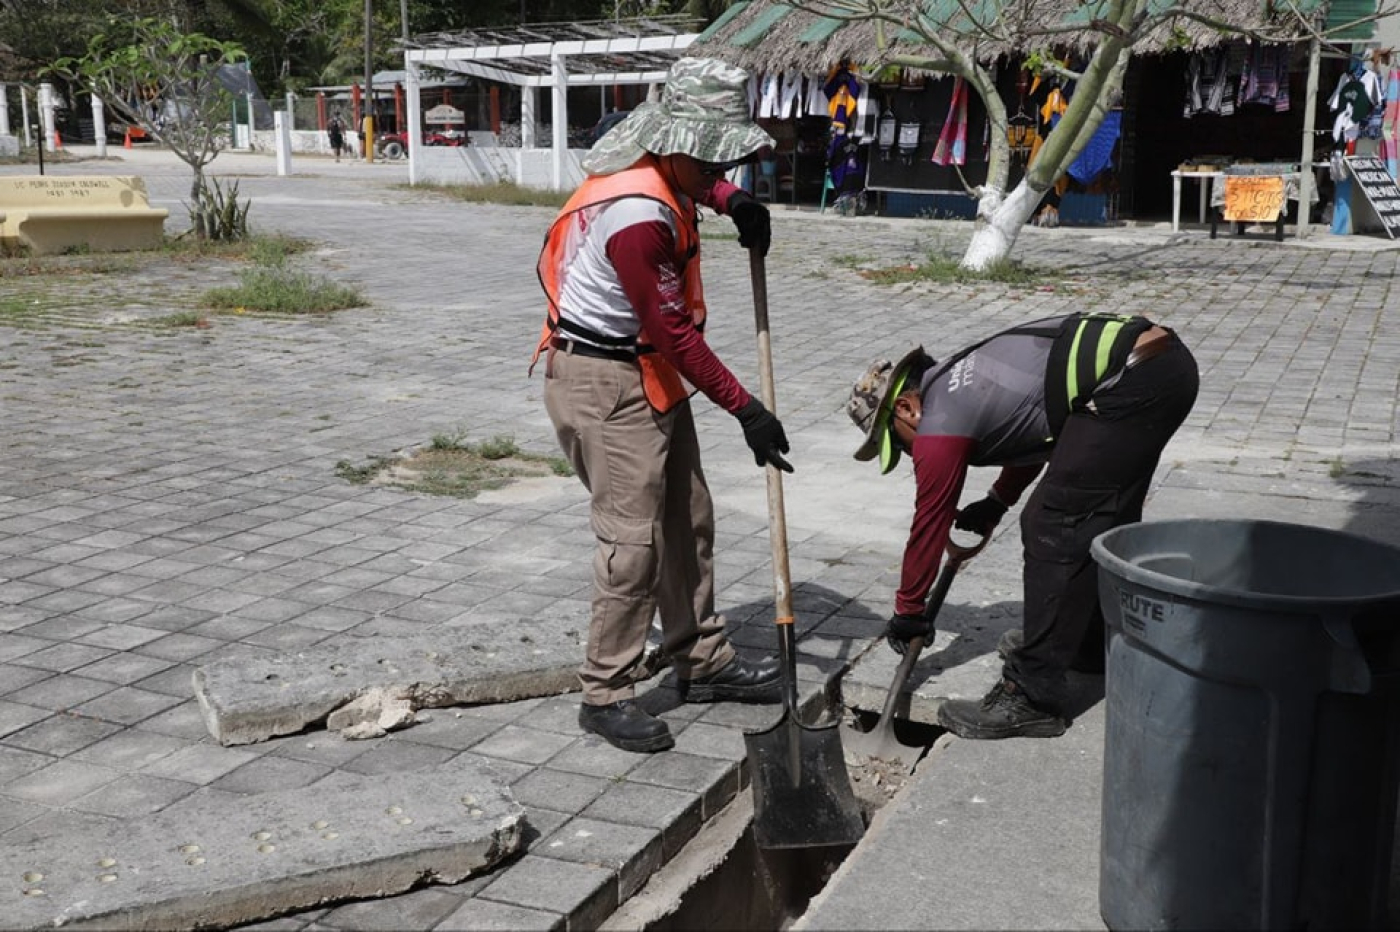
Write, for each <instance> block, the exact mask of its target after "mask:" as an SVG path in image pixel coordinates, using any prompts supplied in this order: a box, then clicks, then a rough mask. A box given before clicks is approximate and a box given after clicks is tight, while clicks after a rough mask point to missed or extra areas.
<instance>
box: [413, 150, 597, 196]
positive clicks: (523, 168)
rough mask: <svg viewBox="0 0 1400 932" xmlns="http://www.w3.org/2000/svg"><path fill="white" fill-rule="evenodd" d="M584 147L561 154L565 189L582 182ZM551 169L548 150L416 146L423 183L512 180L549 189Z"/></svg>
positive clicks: (585, 151) (492, 182)
mask: <svg viewBox="0 0 1400 932" xmlns="http://www.w3.org/2000/svg"><path fill="white" fill-rule="evenodd" d="M587 152H588V150H587V149H569V150H568V151H567V152H566V153H565V156H564V182H565V187H566V188H567V189H568V190H573V189H574V188H576V187H578V186H579V185H580V184H582V183H583V169H581V168H579V160H580V159H581V158H583V156H584V155H586V154H587ZM553 172H554V163H553V156H552V153H551V150H549V149H517V148H513V147H509V146H461V147H452V146H423V147H422V148H421V149H419V161H418V178H419V180H420V181H422V182H423V183H425V184H494V183H496V182H498V181H512V182H516V183H518V184H521V185H523V186H524V187H527V188H548V187H549V186H550V182H551V179H552V176H553Z"/></svg>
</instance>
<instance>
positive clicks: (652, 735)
mask: <svg viewBox="0 0 1400 932" xmlns="http://www.w3.org/2000/svg"><path fill="white" fill-rule="evenodd" d="M578 727H580V728H582V729H583V730H584V731H587V732H590V733H592V734H595V735H597V736H598V737H600V738H602V739H603V740H604V741H606V742H608V744H611V745H612V746H613V747H615V748H621V749H622V750H624V751H632V752H633V753H636V754H652V753H654V752H656V751H665V750H666V749H668V748H673V747H675V746H676V739H675V738H673V737H671V729H670V728H668V727H666V723H665V722H663V721H662V720H661V719H659V718H657V717H656V716H654V715H652V714H650V713H648V712H647V711H646V710H645V709H643V708H642V707H641V706H639V705H637V703H636V701H635V700H632V699H619V700H618V701H617V702H612V703H609V704H608V705H589V704H588V703H584V704H583V705H581V706H579V710H578Z"/></svg>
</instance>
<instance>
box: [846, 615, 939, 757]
mask: <svg viewBox="0 0 1400 932" xmlns="http://www.w3.org/2000/svg"><path fill="white" fill-rule="evenodd" d="M923 649H924V639H923V638H914V639H913V640H911V641H910V642H909V646H908V647H907V648H905V651H904V657H903V659H902V660H900V662H899V667H898V668H897V669H896V670H895V673H894V680H893V682H891V683H890V690H889V692H888V693H887V694H886V695H885V708H884V711H883V712H881V714H880V720H879V721H878V722H877V723H876V724H875V727H874V728H872V729H870V730H869V731H856V730H855V729H854V728H850V727H847V726H843V727H842V732H843V740H844V744H845V748H846V760H847V761H849V762H850V763H851V764H852V765H854V766H862V765H864V764H866V763H868V762H869V761H871V760H879V761H883V762H885V763H886V764H888V765H890V766H891V767H892V768H898V769H900V770H903V771H904V772H905V773H912V772H913V771H914V765H915V764H917V763H918V762H919V758H920V757H922V756H923V755H924V752H925V751H927V750H928V747H927V746H926V745H922V744H921V745H917V746H915V747H910V746H909V745H907V744H904V743H903V742H901V741H900V740H899V738H897V737H896V736H895V733H894V719H895V709H896V707H897V705H898V704H899V702H900V700H901V699H902V697H903V693H904V684H905V683H907V682H908V681H909V674H910V672H912V671H913V669H914V664H916V663H918V661H919V654H921V653H923Z"/></svg>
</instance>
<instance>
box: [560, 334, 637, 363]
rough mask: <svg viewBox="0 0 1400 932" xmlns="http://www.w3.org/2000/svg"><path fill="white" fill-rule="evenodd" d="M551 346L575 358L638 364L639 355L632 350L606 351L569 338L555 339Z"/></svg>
mask: <svg viewBox="0 0 1400 932" xmlns="http://www.w3.org/2000/svg"><path fill="white" fill-rule="evenodd" d="M549 345H550V346H552V347H554V348H555V349H557V350H560V351H561V352H565V353H569V354H571V355H574V356H587V357H589V358H590V359H611V360H612V361H613V362H636V361H637V354H636V353H635V352H633V351H632V350H624V349H604V348H603V347H601V346H594V345H593V344H592V343H580V342H579V341H578V340H570V339H569V338H568V337H553V338H552V339H551V340H550V341H549Z"/></svg>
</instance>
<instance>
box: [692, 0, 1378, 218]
mask: <svg viewBox="0 0 1400 932" xmlns="http://www.w3.org/2000/svg"><path fill="white" fill-rule="evenodd" d="M1333 7H1338V4H1336V3H1334V4H1333ZM1348 9H1350V8H1347V9H1340V8H1339V9H1333V10H1331V11H1330V12H1329V13H1328V17H1329V21H1328V22H1329V28H1330V27H1331V26H1333V25H1336V28H1337V29H1344V30H1352V29H1353V28H1354V29H1355V30H1356V31H1357V33H1358V34H1357V35H1356V36H1355V37H1354V38H1350V37H1349V38H1348V39H1347V40H1346V41H1347V42H1348V43H1354V44H1338V43H1339V42H1341V37H1340V35H1339V34H1338V35H1332V36H1331V41H1330V42H1329V43H1324V44H1323V46H1322V54H1320V55H1316V56H1313V55H1310V47H1309V42H1308V41H1307V37H1306V35H1304V34H1303V33H1302V32H1301V31H1300V32H1299V35H1298V37H1297V38H1296V39H1293V40H1289V41H1282V40H1281V41H1280V42H1278V43H1277V44H1263V43H1260V42H1257V41H1252V40H1249V39H1232V38H1228V37H1227V36H1226V35H1225V34H1222V33H1221V32H1219V31H1218V30H1215V29H1212V28H1208V27H1207V26H1205V25H1202V24H1199V23H1186V24H1185V25H1182V24H1178V26H1177V27H1174V31H1172V32H1171V34H1170V35H1167V34H1166V32H1164V33H1163V35H1162V36H1157V37H1155V38H1153V40H1152V41H1151V42H1149V43H1146V44H1144V45H1143V46H1142V47H1139V48H1137V49H1136V50H1135V54H1134V56H1133V58H1132V60H1131V62H1130V63H1129V65H1128V68H1127V71H1126V73H1125V76H1124V83H1123V88H1122V94H1121V99H1120V100H1114V101H1110V102H1109V110H1108V113H1107V115H1106V118H1105V119H1104V121H1103V123H1102V125H1101V126H1100V128H1099V130H1098V133H1097V134H1096V135H1095V136H1094V137H1093V138H1092V139H1091V140H1090V141H1089V143H1088V144H1087V145H1086V146H1085V147H1084V149H1083V150H1082V151H1081V153H1080V155H1079V156H1078V157H1077V159H1076V161H1075V162H1074V163H1073V164H1072V165H1071V166H1069V167H1068V170H1067V172H1066V175H1065V176H1064V178H1062V179H1061V181H1060V182H1059V183H1057V185H1056V186H1055V188H1054V189H1053V190H1052V191H1050V192H1048V193H1047V195H1046V197H1045V198H1044V200H1043V201H1042V203H1041V204H1040V205H1039V206H1038V207H1037V209H1036V212H1035V214H1034V217H1033V222H1037V223H1040V224H1043V225H1055V224H1102V223H1110V222H1114V221H1117V220H1129V219H1131V220H1135V221H1144V220H1147V221H1154V222H1161V221H1162V220H1164V219H1167V218H1170V219H1171V221H1172V223H1173V225H1175V226H1179V225H1180V223H1181V221H1182V219H1186V220H1196V221H1198V222H1199V223H1202V224H1204V223H1205V222H1206V220H1207V219H1208V215H1209V217H1216V218H1217V219H1218V218H1219V216H1220V214H1221V209H1222V208H1226V207H1231V209H1230V210H1225V211H1224V213H1225V219H1236V217H1235V216H1234V215H1232V210H1233V207H1238V206H1239V205H1240V203H1242V197H1243V192H1246V191H1252V192H1255V193H1260V192H1264V193H1267V194H1268V195H1269V197H1270V198H1271V200H1270V203H1275V202H1276V203H1277V204H1278V210H1275V211H1274V214H1273V217H1274V218H1275V219H1278V218H1279V217H1280V215H1281V216H1282V217H1283V218H1285V219H1288V220H1291V221H1295V222H1296V220H1297V218H1298V214H1299V211H1298V203H1299V201H1300V200H1302V201H1303V202H1304V203H1307V204H1308V205H1309V206H1308V209H1307V210H1306V211H1305V212H1304V213H1303V217H1304V219H1307V220H1311V221H1312V222H1315V223H1317V222H1322V223H1331V222H1333V220H1334V218H1335V217H1336V215H1337V214H1345V213H1346V212H1347V207H1348V206H1350V207H1351V208H1352V210H1351V213H1352V214H1353V216H1354V215H1355V207H1356V205H1357V201H1356V199H1355V197H1352V198H1351V199H1350V200H1348V199H1347V196H1346V191H1345V190H1344V189H1345V186H1346V182H1347V181H1348V180H1352V181H1355V182H1356V183H1357V184H1356V185H1355V186H1357V187H1359V186H1361V185H1360V181H1361V180H1362V179H1363V178H1365V179H1373V178H1374V177H1375V175H1376V173H1377V172H1378V171H1385V169H1384V166H1382V167H1381V168H1379V169H1378V168H1376V166H1375V165H1372V164H1370V163H1367V165H1366V166H1365V169H1364V171H1365V174H1364V175H1361V174H1358V173H1357V172H1356V171H1353V170H1352V168H1351V167H1348V166H1347V165H1346V164H1345V163H1344V164H1343V165H1342V166H1341V167H1340V169H1335V168H1334V167H1333V165H1332V162H1333V160H1332V159H1331V158H1330V156H1331V155H1332V154H1333V153H1338V159H1339V160H1340V159H1345V158H1347V157H1351V158H1356V157H1358V153H1361V152H1364V151H1366V150H1368V149H1371V150H1374V156H1367V157H1368V158H1373V159H1374V160H1376V161H1378V162H1380V163H1385V161H1386V159H1387V157H1388V158H1389V159H1390V163H1389V164H1390V165H1391V168H1390V170H1389V172H1393V170H1394V161H1395V155H1396V145H1395V133H1396V130H1397V123H1400V119H1397V118H1396V116H1388V114H1393V113H1394V110H1395V108H1396V107H1397V106H1400V102H1396V100H1395V98H1396V97H1400V72H1398V71H1397V70H1396V68H1395V63H1394V62H1393V61H1392V59H1393V58H1394V56H1395V53H1394V50H1393V49H1390V48H1387V47H1385V46H1386V42H1385V41H1383V40H1382V41H1378V40H1377V39H1376V38H1375V36H1376V35H1377V32H1376V26H1375V24H1374V23H1371V22H1369V21H1365V20H1364V18H1362V19H1359V20H1357V22H1356V23H1353V22H1352V20H1354V19H1356V16H1354V15H1353V13H1354V11H1353V13H1349V12H1348ZM1334 14H1335V15H1334ZM1258 15H1259V17H1260V18H1261V21H1260V28H1263V27H1264V26H1266V25H1267V26H1268V27H1269V28H1272V29H1275V31H1276V27H1277V24H1276V23H1272V21H1271V20H1269V17H1270V16H1272V14H1271V13H1270V12H1269V10H1268V9H1266V8H1260V10H1259V12H1258ZM1337 17H1340V19H1337ZM1333 20H1336V22H1335V23H1334V22H1333ZM1338 24H1340V25H1338ZM1249 25H1250V24H1248V23H1243V24H1242V27H1243V26H1249ZM918 41H919V39H918V36H917V35H913V34H911V33H909V32H907V31H906V32H903V33H895V34H893V35H886V36H883V37H881V36H880V35H879V34H878V30H877V29H876V27H875V26H873V25H871V24H870V23H868V22H855V21H843V20H840V19H838V18H835V17H826V16H823V15H821V14H820V13H817V12H814V11H811V10H797V9H794V8H792V7H790V6H788V5H787V4H785V3H783V2H781V0H743V2H739V3H736V4H734V5H733V6H731V7H730V8H729V10H728V11H727V12H726V13H725V14H724V15H722V16H721V17H720V18H719V19H718V20H716V22H715V23H713V24H712V25H711V26H710V27H709V28H708V29H707V30H706V31H705V32H703V33H702V34H700V35H699V36H698V37H697V39H696V41H695V43H694V44H693V46H692V47H691V50H690V51H691V54H700V55H707V56H711V57H716V58H721V59H723V60H725V61H729V62H731V63H732V64H735V65H738V66H739V67H743V68H746V69H747V70H748V71H749V72H750V73H751V74H755V75H758V76H759V77H758V78H757V79H756V80H755V88H756V89H755V100H754V104H755V107H756V108H762V107H763V105H764V104H763V102H764V101H765V100H775V101H776V102H777V108H778V109H770V110H769V111H768V113H770V114H771V116H768V117H766V119H770V120H773V121H775V122H774V123H773V124H772V126H770V132H773V134H774V135H775V136H776V137H778V138H779V150H780V152H792V153H794V154H793V156H792V157H791V159H790V160H789V161H787V162H786V163H785V162H783V161H782V160H781V159H780V160H779V161H778V167H777V168H776V170H775V171H776V173H777V179H778V184H779V185H781V184H782V181H783V179H784V178H791V179H793V181H792V187H788V188H784V191H786V192H787V193H788V194H789V195H790V196H796V194H797V192H798V191H799V190H801V192H802V194H803V199H804V200H805V199H807V198H810V197H811V196H812V195H813V193H814V192H819V193H820V199H821V200H822V201H823V202H825V201H827V200H829V199H832V198H836V199H838V200H839V199H842V198H845V199H848V201H849V199H855V201H854V202H855V203H856V204H857V205H858V206H861V207H864V208H867V209H869V210H871V211H878V212H880V213H884V214H903V215H905V216H945V217H946V216H952V217H956V216H967V217H971V216H975V211H974V204H973V201H972V199H971V197H970V196H969V195H968V194H967V193H966V192H967V188H968V187H970V186H976V185H978V184H981V183H983V182H984V181H985V179H986V177H987V172H988V168H989V165H988V160H989V155H990V145H991V141H992V140H991V137H990V133H991V132H992V129H991V123H990V121H989V120H988V119H987V116H986V114H985V113H984V112H983V105H982V103H981V101H980V100H979V98H978V95H977V94H975V93H972V92H971V89H970V88H969V87H967V86H966V85H965V83H964V82H963V81H961V80H960V79H957V78H955V77H953V76H949V75H943V74H938V73H933V72H913V71H904V70H900V69H899V68H892V67H885V66H884V64H883V63H887V62H888V61H889V60H890V57H891V56H892V55H894V54H898V55H901V56H904V57H906V58H908V59H914V58H926V59H930V60H932V59H933V58H934V57H936V50H933V49H930V48H925V47H923V46H920V45H918V44H917V43H918ZM1066 41H1067V49H1068V50H1069V51H1067V52H1065V53H1064V54H1063V55H1062V57H1061V62H1062V64H1064V66H1065V70H1066V71H1068V72H1071V73H1073V72H1076V71H1078V70H1081V69H1082V67H1083V64H1084V62H1083V61H1082V56H1083V55H1085V54H1087V52H1088V50H1089V49H1091V48H1092V44H1093V37H1092V36H1076V35H1074V34H1073V33H1072V31H1070V32H1068V33H1067V39H1066ZM1183 41H1184V46H1185V48H1186V50H1184V51H1183V50H1181V49H1182V48H1183ZM901 43H903V44H901ZM1363 43H1364V46H1363ZM1392 44H1394V43H1392ZM1075 50H1078V51H1075ZM1338 50H1341V52H1340V54H1339V53H1338ZM1352 50H1355V51H1356V54H1351V51H1352ZM998 54H999V57H997V58H995V59H994V60H993V61H992V64H993V65H994V70H993V73H994V74H995V76H996V78H995V80H996V85H997V90H998V94H999V96H1000V98H1001V100H1002V102H1003V104H1004V105H1005V108H1006V111H1007V114H1008V118H1009V123H1008V125H1007V126H1006V127H1005V129H1004V132H1005V133H1006V136H1007V142H1008V143H1009V145H1010V149H1011V153H1012V165H1011V171H1010V177H1009V179H1008V183H1009V184H1010V185H1012V186H1014V185H1016V184H1017V183H1019V182H1020V180H1021V179H1022V178H1023V177H1024V173H1025V171H1026V169H1027V166H1028V165H1030V164H1031V163H1032V162H1033V160H1034V159H1035V158H1036V156H1037V152H1038V150H1039V147H1040V145H1041V144H1042V143H1043V141H1044V140H1045V138H1046V137H1047V135H1048V134H1049V133H1050V131H1051V129H1052V128H1053V127H1054V126H1055V124H1056V122H1057V121H1058V119H1059V118H1060V116H1061V115H1062V114H1063V113H1064V112H1065V110H1066V109H1067V107H1068V106H1069V102H1070V101H1071V100H1072V99H1073V97H1074V93H1075V86H1074V82H1073V81H1072V80H1070V79H1068V78H1065V79H1060V78H1057V77H1056V75H1057V73H1058V72H1057V71H1056V70H1055V69H1043V70H1041V71H1040V73H1038V74H1036V73H1031V72H1030V71H1028V70H1026V69H1024V68H1023V63H1024V62H1025V60H1026V53H1024V52H1017V51H1016V50H1015V49H1013V48H1002V49H1000V50H999V52H998ZM1057 54H1060V53H1057ZM1313 66H1317V76H1316V79H1317V81H1318V83H1317V85H1316V90H1315V92H1314V91H1313V90H1312V89H1311V88H1310V86H1309V80H1310V70H1311V69H1312V67H1313ZM793 75H801V76H803V77H790V76H793ZM1392 75H1393V76H1394V79H1392ZM818 87H819V88H820V94H818V93H817V90H818ZM822 97H825V106H824V107H823V105H822V100H821V98H822ZM785 100H787V101H791V102H792V103H790V104H788V105H786V106H791V107H792V110H791V113H790V114H789V113H788V112H785V111H783V110H782V109H781V108H782V107H783V106H785V104H784V103H783V102H784V101H785ZM798 100H805V101H806V103H805V110H802V111H801V112H800V113H799V112H798V110H797V105H796V103H795V102H796V101H798ZM823 109H825V111H826V119H825V120H823V119H821V117H820V114H821V112H822V110H823ZM755 112H756V114H757V115H758V116H760V117H761V118H765V117H764V111H763V110H762V109H756V111H755ZM785 123H789V124H790V125H786V126H785V125H784V124H785ZM1314 127H1315V131H1314ZM1002 131H1003V130H1001V129H998V132H1002ZM1305 140H1306V142H1307V143H1309V144H1305ZM1305 162H1306V163H1307V164H1304V163H1305ZM1246 175H1247V176H1250V180H1248V181H1232V180H1231V179H1232V178H1235V177H1236V176H1246ZM1334 175H1335V176H1336V177H1334ZM1217 178H1219V179H1221V183H1220V184H1216V183H1215V181H1216V179H1217ZM1227 188H1231V189H1234V190H1235V192H1236V194H1237V195H1239V197H1236V198H1233V199H1230V198H1226V197H1225V195H1226V193H1227V192H1226V189H1227ZM1339 190H1340V193H1339ZM1183 200H1185V201H1186V202H1187V206H1186V207H1184V208H1183V206H1182V202H1183ZM1226 200H1228V201H1230V203H1229V204H1227V203H1224V201H1226ZM1373 200H1374V199H1373ZM1393 200H1394V201H1396V202H1397V207H1400V194H1397V196H1396V197H1395V198H1394V199H1393ZM1231 205H1233V207H1232V206H1231ZM1367 205H1370V206H1373V204H1372V202H1371V201H1368V202H1367ZM1193 208H1194V209H1193ZM1247 219H1248V218H1247ZM1397 223H1400V217H1397Z"/></svg>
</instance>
